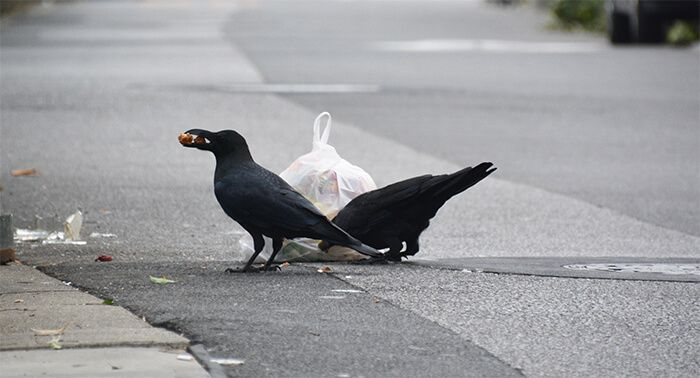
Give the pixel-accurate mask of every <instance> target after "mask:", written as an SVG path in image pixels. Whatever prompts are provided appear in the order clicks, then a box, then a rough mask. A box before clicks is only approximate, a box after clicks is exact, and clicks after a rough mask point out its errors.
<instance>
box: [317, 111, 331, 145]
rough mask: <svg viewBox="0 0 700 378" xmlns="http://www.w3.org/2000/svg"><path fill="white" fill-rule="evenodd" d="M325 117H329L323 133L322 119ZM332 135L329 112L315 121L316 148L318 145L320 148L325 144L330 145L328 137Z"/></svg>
mask: <svg viewBox="0 0 700 378" xmlns="http://www.w3.org/2000/svg"><path fill="white" fill-rule="evenodd" d="M324 116H328V121H326V125H325V127H324V129H323V133H321V119H323V117H324ZM330 134H331V114H330V113H328V112H323V113H321V114H319V115H318V117H316V120H314V148H315V147H316V146H317V145H318V146H319V147H320V146H321V145H324V144H328V137H329V136H330Z"/></svg>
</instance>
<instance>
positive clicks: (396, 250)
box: [384, 238, 403, 262]
mask: <svg viewBox="0 0 700 378" xmlns="http://www.w3.org/2000/svg"><path fill="white" fill-rule="evenodd" d="M402 249H403V242H402V241H401V240H399V239H398V238H392V239H391V240H389V251H387V252H386V253H384V256H385V258H386V259H387V260H389V261H396V262H400V261H401V250H402Z"/></svg>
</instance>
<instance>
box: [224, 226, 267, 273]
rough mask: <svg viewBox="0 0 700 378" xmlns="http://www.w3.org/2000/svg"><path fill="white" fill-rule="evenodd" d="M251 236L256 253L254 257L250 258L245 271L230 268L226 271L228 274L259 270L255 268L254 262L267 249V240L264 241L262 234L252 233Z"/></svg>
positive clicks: (244, 268)
mask: <svg viewBox="0 0 700 378" xmlns="http://www.w3.org/2000/svg"><path fill="white" fill-rule="evenodd" d="M248 232H249V233H250V236H252V237H253V246H254V248H255V252H254V253H253V256H251V257H250V259H249V260H248V262H247V263H246V264H245V266H244V267H243V269H241V270H238V269H231V268H228V269H226V272H228V273H237V272H257V271H258V269H255V268H253V262H254V261H255V259H256V258H258V255H259V254H260V252H262V250H263V248H265V239H263V236H262V234H259V233H255V232H250V231H248Z"/></svg>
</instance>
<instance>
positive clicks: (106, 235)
mask: <svg viewBox="0 0 700 378" xmlns="http://www.w3.org/2000/svg"><path fill="white" fill-rule="evenodd" d="M90 237H91V238H116V237H117V235H116V234H110V233H100V232H93V233H91V234H90Z"/></svg>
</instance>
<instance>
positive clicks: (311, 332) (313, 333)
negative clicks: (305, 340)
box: [309, 331, 321, 336]
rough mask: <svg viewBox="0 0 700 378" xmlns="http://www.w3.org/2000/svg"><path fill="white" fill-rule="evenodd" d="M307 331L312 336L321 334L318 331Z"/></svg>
mask: <svg viewBox="0 0 700 378" xmlns="http://www.w3.org/2000/svg"><path fill="white" fill-rule="evenodd" d="M309 333H310V334H312V335H314V336H321V334H320V333H318V332H313V331H309Z"/></svg>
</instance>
